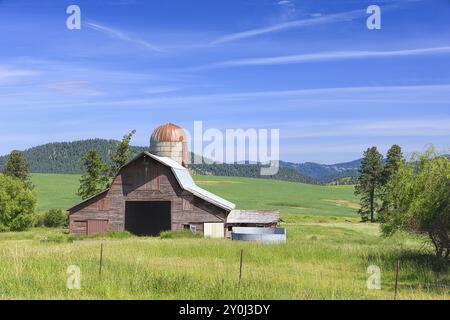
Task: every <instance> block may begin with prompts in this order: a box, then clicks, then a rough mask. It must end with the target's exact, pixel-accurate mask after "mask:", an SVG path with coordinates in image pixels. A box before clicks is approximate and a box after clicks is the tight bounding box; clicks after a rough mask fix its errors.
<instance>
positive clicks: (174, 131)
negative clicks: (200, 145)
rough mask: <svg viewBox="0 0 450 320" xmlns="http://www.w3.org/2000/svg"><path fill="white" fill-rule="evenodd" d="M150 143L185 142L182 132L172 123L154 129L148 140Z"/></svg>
mask: <svg viewBox="0 0 450 320" xmlns="http://www.w3.org/2000/svg"><path fill="white" fill-rule="evenodd" d="M150 141H151V142H186V141H187V136H186V133H185V132H184V130H183V129H182V128H181V127H180V126H177V125H176V124H173V123H170V122H169V123H166V124H163V125H162V126H159V127H158V128H156V129H155V130H154V131H153V133H152V136H151V138H150Z"/></svg>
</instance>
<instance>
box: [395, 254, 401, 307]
mask: <svg viewBox="0 0 450 320" xmlns="http://www.w3.org/2000/svg"><path fill="white" fill-rule="evenodd" d="M399 272H400V260H397V266H396V268H395V292H394V300H397V292H398V274H399Z"/></svg>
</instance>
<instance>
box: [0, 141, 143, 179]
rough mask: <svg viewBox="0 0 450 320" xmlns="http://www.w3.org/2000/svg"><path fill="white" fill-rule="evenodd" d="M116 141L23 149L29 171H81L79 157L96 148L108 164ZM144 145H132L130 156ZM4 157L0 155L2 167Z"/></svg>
mask: <svg viewBox="0 0 450 320" xmlns="http://www.w3.org/2000/svg"><path fill="white" fill-rule="evenodd" d="M117 143H118V141H116V140H104V139H89V140H81V141H74V142H55V143H48V144H45V145H42V146H38V147H33V148H30V149H27V150H25V151H24V154H25V156H26V157H27V159H28V161H29V162H30V167H31V168H30V170H31V172H36V173H81V172H82V169H81V158H82V157H83V155H84V154H85V153H86V152H87V151H89V150H92V149H94V150H97V152H98V153H99V154H100V155H101V157H102V159H103V161H105V162H106V163H108V164H109V157H110V154H111V152H113V150H114V149H115V147H116V144H117ZM146 149H147V148H144V147H132V156H135V155H137V154H139V153H140V152H142V151H144V150H146ZM5 160H6V157H5V156H3V157H0V168H3V165H4V163H5Z"/></svg>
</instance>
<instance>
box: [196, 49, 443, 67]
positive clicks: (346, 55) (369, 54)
mask: <svg viewBox="0 0 450 320" xmlns="http://www.w3.org/2000/svg"><path fill="white" fill-rule="evenodd" d="M449 53H450V46H444V47H433V48H418V49H405V50H387V51H330V52H316V53H306V54H298V55H289V56H277V57H266V58H249V59H237V60H227V61H222V62H217V63H212V64H208V65H205V66H200V67H197V68H193V69H195V70H202V69H216V68H229V67H244V66H258V65H279V64H292V63H308V62H317V61H333V60H349V59H367V58H387V57H405V56H421V55H433V54H449Z"/></svg>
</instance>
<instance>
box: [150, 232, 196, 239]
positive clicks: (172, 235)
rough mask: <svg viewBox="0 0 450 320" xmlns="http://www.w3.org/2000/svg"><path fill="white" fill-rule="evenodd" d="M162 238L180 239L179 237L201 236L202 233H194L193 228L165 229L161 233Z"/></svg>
mask: <svg viewBox="0 0 450 320" xmlns="http://www.w3.org/2000/svg"><path fill="white" fill-rule="evenodd" d="M159 236H160V238H161V239H178V238H201V237H202V234H200V233H196V234H193V233H192V232H191V230H182V231H171V230H167V231H163V232H161V233H160V235H159Z"/></svg>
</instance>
